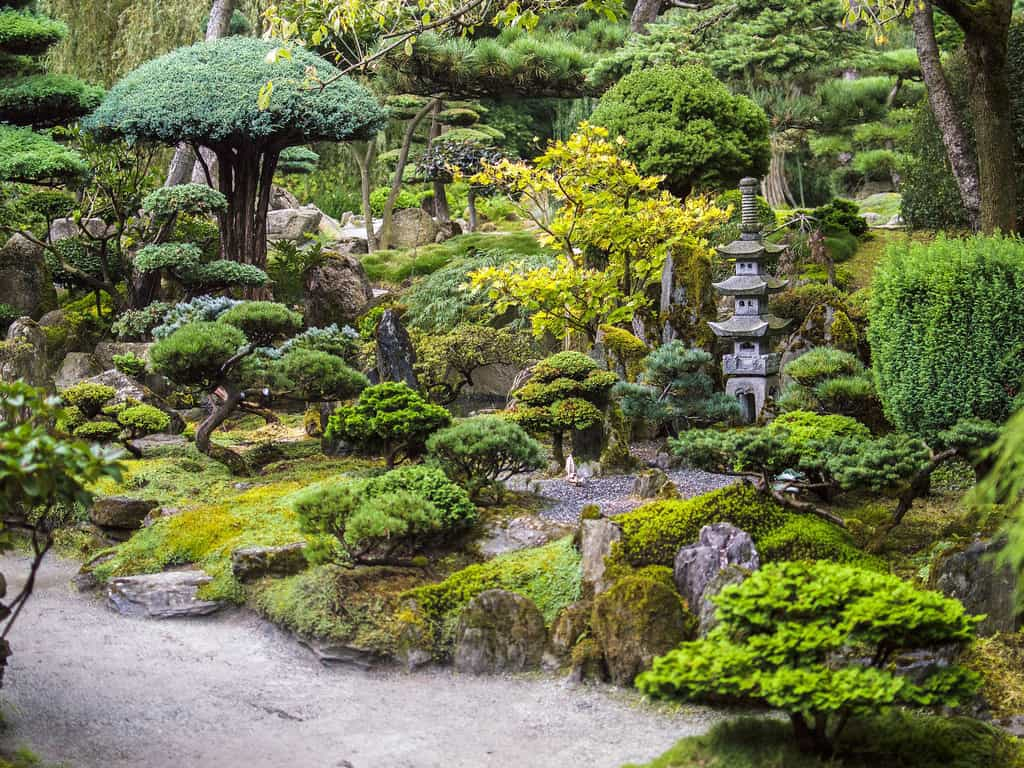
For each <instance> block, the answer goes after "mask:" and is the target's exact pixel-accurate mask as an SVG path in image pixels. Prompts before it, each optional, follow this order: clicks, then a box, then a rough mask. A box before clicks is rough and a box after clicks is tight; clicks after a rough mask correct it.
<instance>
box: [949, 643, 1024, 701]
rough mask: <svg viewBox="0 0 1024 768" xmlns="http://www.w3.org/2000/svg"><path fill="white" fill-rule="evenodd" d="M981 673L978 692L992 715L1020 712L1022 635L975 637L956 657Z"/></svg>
mask: <svg viewBox="0 0 1024 768" xmlns="http://www.w3.org/2000/svg"><path fill="white" fill-rule="evenodd" d="M960 661H961V664H963V666H965V667H967V669H971V670H974V671H975V672H978V673H980V674H981V676H982V687H981V695H982V696H983V697H984V699H985V701H986V703H987V704H988V705H989V708H990V709H991V710H992V714H994V715H995V716H996V717H1013V716H1015V715H1024V635H1022V634H1020V633H1017V634H1013V635H1009V634H999V635H993V636H992V637H983V638H980V639H978V640H975V641H974V643H972V644H971V647H970V648H969V649H968V650H967V652H966V653H965V654H964V656H963V658H962V659H961V660H960Z"/></svg>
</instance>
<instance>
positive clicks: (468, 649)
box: [455, 589, 547, 675]
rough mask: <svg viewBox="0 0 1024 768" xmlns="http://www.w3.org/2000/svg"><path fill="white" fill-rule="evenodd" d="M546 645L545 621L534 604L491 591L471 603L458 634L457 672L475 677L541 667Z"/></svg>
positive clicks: (459, 626)
mask: <svg viewBox="0 0 1024 768" xmlns="http://www.w3.org/2000/svg"><path fill="white" fill-rule="evenodd" d="M546 643H547V632H546V630H545V628H544V617H543V616H542V615H541V612H540V611H539V610H538V609H537V606H536V605H534V604H533V601H531V600H529V599H528V598H525V597H523V596H522V595H517V594H516V593H514V592H507V591H506V590H503V589H489V590H487V591H486V592H481V593H480V594H479V595H477V596H476V597H474V598H473V599H472V600H470V601H469V604H468V605H467V606H466V607H465V609H464V610H463V612H462V615H461V616H460V617H459V624H458V627H457V628H456V630H455V669H457V670H458V671H459V672H468V673H471V674H474V675H488V674H490V675H494V674H502V673H505V672H526V671H529V670H532V669H537V668H538V667H540V662H541V657H542V656H543V654H544V647H545V645H546Z"/></svg>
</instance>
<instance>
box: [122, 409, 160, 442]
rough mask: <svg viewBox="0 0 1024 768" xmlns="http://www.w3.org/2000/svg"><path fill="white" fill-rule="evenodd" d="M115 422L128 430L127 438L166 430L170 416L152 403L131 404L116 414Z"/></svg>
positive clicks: (133, 438)
mask: <svg viewBox="0 0 1024 768" xmlns="http://www.w3.org/2000/svg"><path fill="white" fill-rule="evenodd" d="M117 423H118V424H120V425H121V427H123V428H124V429H125V430H126V431H127V432H128V439H129V440H137V439H138V438H140V437H145V436H146V435H153V434H156V433H158V432H166V431H167V429H168V428H169V427H170V426H171V417H170V416H168V415H167V414H166V413H164V412H163V411H161V410H160V409H159V408H156V407H154V406H152V405H146V404H145V403H143V404H141V405H132V406H129V407H127V408H125V409H124V410H122V411H121V412H120V413H118V414H117Z"/></svg>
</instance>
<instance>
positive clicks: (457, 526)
mask: <svg viewBox="0 0 1024 768" xmlns="http://www.w3.org/2000/svg"><path fill="white" fill-rule="evenodd" d="M294 507H295V512H296V514H297V515H298V516H299V520H300V522H301V524H302V527H303V529H304V530H305V531H306V532H307V533H312V534H326V535H328V536H330V537H331V538H332V540H333V541H334V542H337V544H336V545H335V546H340V547H342V549H343V554H344V556H345V557H346V558H347V559H349V560H351V561H353V562H362V563H366V562H375V561H390V560H393V559H395V558H397V557H400V556H410V555H412V554H414V553H415V552H417V551H418V550H420V549H423V548H425V547H427V546H429V545H431V544H437V543H442V542H443V541H444V540H445V539H446V538H449V537H451V536H452V535H454V534H456V533H458V532H459V531H461V530H463V529H465V528H467V527H468V526H470V525H472V524H473V523H474V522H475V521H476V515H477V512H476V507H475V506H473V503H472V502H471V501H470V500H469V497H468V496H467V495H466V492H465V491H463V490H462V489H461V488H460V487H459V486H457V485H455V484H454V483H452V482H451V481H450V480H449V479H448V478H447V477H446V476H445V474H444V472H442V471H441V470H440V469H437V468H434V467H426V466H408V467H401V468H399V469H396V470H392V471H391V472H388V473H386V474H384V475H381V476H379V477H374V478H371V479H369V480H350V479H343V480H340V481H337V482H335V483H332V484H327V485H319V486H315V487H313V488H310V489H308V490H306V491H304V492H303V493H302V494H300V495H299V496H298V497H297V498H296V500H295V505H294ZM312 554H313V557H314V559H320V560H324V559H329V558H330V556H331V549H330V548H327V547H324V546H322V544H321V546H319V547H314V549H313V553H312Z"/></svg>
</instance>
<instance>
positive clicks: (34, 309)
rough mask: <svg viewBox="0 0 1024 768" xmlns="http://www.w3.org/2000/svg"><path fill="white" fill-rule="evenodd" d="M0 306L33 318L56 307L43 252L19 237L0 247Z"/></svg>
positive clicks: (55, 299) (55, 296)
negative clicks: (6, 306)
mask: <svg viewBox="0 0 1024 768" xmlns="http://www.w3.org/2000/svg"><path fill="white" fill-rule="evenodd" d="M0 304H6V305H8V306H10V307H14V308H15V309H16V310H17V311H18V312H19V313H21V314H22V315H25V316H26V317H31V318H33V319H39V318H40V317H42V316H43V315H45V314H46V313H47V312H49V311H51V310H53V309H56V308H57V289H56V288H54V287H53V280H52V279H51V278H50V270H49V269H48V268H47V266H46V259H45V256H44V252H43V249H42V247H41V246H38V245H36V244H35V243H33V242H32V241H31V240H29V239H28V238H26V237H24V236H23V235H15V236H14V237H12V238H11V239H10V240H8V241H7V244H6V245H4V247H3V248H0Z"/></svg>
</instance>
